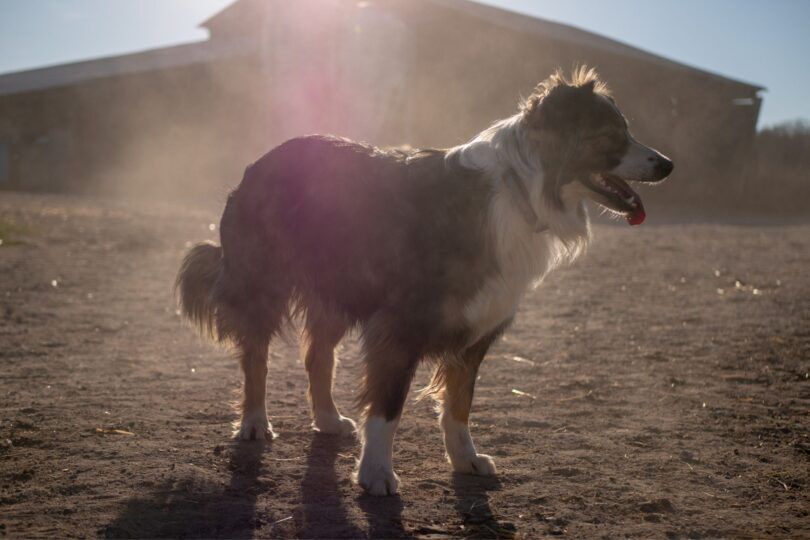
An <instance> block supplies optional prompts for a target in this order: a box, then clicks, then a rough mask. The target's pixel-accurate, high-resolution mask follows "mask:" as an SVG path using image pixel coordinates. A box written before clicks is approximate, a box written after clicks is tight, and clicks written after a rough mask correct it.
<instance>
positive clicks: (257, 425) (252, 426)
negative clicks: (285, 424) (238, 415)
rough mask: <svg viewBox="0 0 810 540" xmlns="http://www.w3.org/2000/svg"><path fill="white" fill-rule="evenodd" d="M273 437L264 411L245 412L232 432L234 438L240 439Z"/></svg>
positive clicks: (268, 438) (271, 427)
mask: <svg viewBox="0 0 810 540" xmlns="http://www.w3.org/2000/svg"><path fill="white" fill-rule="evenodd" d="M275 437H276V434H275V433H273V426H271V425H270V422H269V421H268V420H267V413H266V412H264V411H261V412H255V413H248V414H245V415H244V417H243V418H242V421H241V422H240V425H239V429H237V430H236V432H235V433H234V438H236V439H238V440H242V441H269V440H271V439H274V438H275Z"/></svg>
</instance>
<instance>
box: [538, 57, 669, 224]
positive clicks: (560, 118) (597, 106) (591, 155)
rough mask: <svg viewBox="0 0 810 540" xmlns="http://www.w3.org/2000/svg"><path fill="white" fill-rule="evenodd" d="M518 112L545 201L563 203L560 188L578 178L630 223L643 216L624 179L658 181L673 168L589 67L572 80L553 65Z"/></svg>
mask: <svg viewBox="0 0 810 540" xmlns="http://www.w3.org/2000/svg"><path fill="white" fill-rule="evenodd" d="M522 112H523V118H524V122H525V125H526V127H527V128H528V129H527V133H528V138H529V140H530V142H531V144H532V145H534V146H535V150H536V151H537V153H538V155H539V156H540V161H541V163H542V165H543V170H544V182H543V194H544V196H545V198H546V200H547V201H549V203H550V204H552V205H555V206H557V207H559V208H562V207H563V199H562V192H563V189H564V188H565V186H566V185H568V184H572V183H574V182H578V183H579V184H580V185H581V186H582V187H583V188H585V189H584V190H581V191H582V192H583V193H584V194H585V195H586V196H587V197H588V198H590V199H592V200H593V201H595V202H596V203H598V204H600V205H601V206H603V207H605V208H606V209H608V210H610V211H613V212H616V213H618V214H621V215H624V216H625V217H626V218H627V221H628V222H629V223H631V224H633V225H635V224H638V223H641V222H642V221H644V217H645V213H644V206H643V205H642V203H641V197H639V195H638V194H637V193H636V192H635V191H633V189H632V188H631V187H630V186H629V185H628V183H627V182H628V181H633V182H646V183H654V182H660V181H661V180H663V179H664V178H666V177H667V176H669V174H670V173H671V172H672V169H673V164H672V161H671V160H669V159H668V158H667V157H665V156H664V155H662V154H661V153H660V152H658V151H656V150H654V149H653V148H650V147H648V146H645V145H643V144H641V143H639V142H638V141H636V140H635V139H634V138H633V136H632V135H631V134H630V131H629V129H628V126H627V120H626V119H625V118H624V115H622V113H621V111H619V109H618V107H617V106H616V103H615V102H614V101H613V99H612V98H611V97H610V95H609V93H608V91H607V88H606V86H605V84H604V83H603V82H601V81H600V80H599V78H598V76H597V75H596V73H595V72H594V71H593V70H589V69H587V68H579V69H578V70H575V72H574V76H573V77H572V80H571V81H568V80H566V79H565V78H564V77H563V75H562V74H561V73H560V72H559V71H558V72H557V73H555V74H554V75H552V76H551V77H550V78H549V79H547V80H546V81H544V82H542V83H540V84H539V85H538V86H537V88H536V89H535V91H534V93H533V94H532V95H531V96H530V97H529V99H527V100H526V101H525V103H524V104H523V107H522Z"/></svg>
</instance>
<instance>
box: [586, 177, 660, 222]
mask: <svg viewBox="0 0 810 540" xmlns="http://www.w3.org/2000/svg"><path fill="white" fill-rule="evenodd" d="M583 183H584V184H585V186H586V187H587V188H588V189H590V190H591V191H593V192H594V193H595V194H596V195H597V197H594V200H595V201H596V202H597V203H599V204H600V205H602V206H604V207H605V208H607V209H608V210H611V211H613V212H616V213H619V214H622V215H623V216H624V217H625V219H626V220H627V223H629V224H630V225H640V224H641V223H643V222H644V218H646V217H647V214H646V213H645V212H644V205H643V204H642V203H641V197H639V195H638V193H636V192H635V191H633V188H631V187H630V186H629V185H628V183H627V182H625V181H624V180H623V179H622V178H620V177H618V176H616V175H614V174H610V173H597V174H592V175H590V176H589V177H588V178H587V179H586V180H585V182H583Z"/></svg>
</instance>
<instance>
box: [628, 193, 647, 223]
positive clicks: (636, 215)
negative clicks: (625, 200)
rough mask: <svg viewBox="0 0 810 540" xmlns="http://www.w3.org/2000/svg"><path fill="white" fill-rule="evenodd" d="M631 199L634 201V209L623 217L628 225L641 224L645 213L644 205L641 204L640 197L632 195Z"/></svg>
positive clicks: (645, 215)
mask: <svg viewBox="0 0 810 540" xmlns="http://www.w3.org/2000/svg"><path fill="white" fill-rule="evenodd" d="M633 201H634V202H635V203H636V209H635V210H633V212H632V213H630V214H627V215H626V216H625V219H626V220H627V223H629V224H630V225H641V224H642V223H644V219H645V218H646V217H647V213H646V212H645V211H644V205H642V204H641V199H640V198H639V197H633Z"/></svg>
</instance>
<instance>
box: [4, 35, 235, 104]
mask: <svg viewBox="0 0 810 540" xmlns="http://www.w3.org/2000/svg"><path fill="white" fill-rule="evenodd" d="M249 43H250V42H249V41H248V40H227V41H222V40H218V41H211V40H209V41H199V42H196V43H188V44H184V45H176V46H173V47H162V48H159V49H149V50H145V51H140V52H135V53H130V54H123V55H119V56H108V57H104V58H96V59H93V60H85V61H82V62H72V63H69V64H59V65H56V66H51V67H44V68H38V69H31V70H27V71H18V72H14V73H9V74H7V75H2V76H0V95H8V94H16V93H20V92H30V91H35V90H43V89H46V88H55V87H59V86H69V85H72V84H77V83H80V82H83V81H88V80H93V79H101V78H104V77H114V76H117V75H124V74H129V73H142V72H145V71H152V70H156V69H166V68H172V67H179V66H187V65H193V64H199V63H203V62H209V61H211V60H215V59H217V58H227V57H230V56H234V55H237V54H240V53H241V52H243V51H245V50H247V48H248V47H249Z"/></svg>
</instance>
